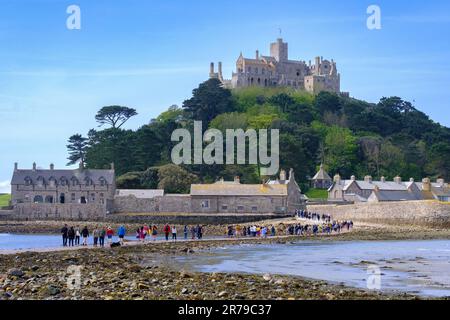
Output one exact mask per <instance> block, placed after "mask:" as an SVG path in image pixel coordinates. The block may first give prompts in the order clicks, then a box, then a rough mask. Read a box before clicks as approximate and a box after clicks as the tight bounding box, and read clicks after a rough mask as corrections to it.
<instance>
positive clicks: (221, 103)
mask: <svg viewBox="0 0 450 320" xmlns="http://www.w3.org/2000/svg"><path fill="white" fill-rule="evenodd" d="M183 109H184V110H185V111H186V113H187V115H188V117H189V118H190V119H191V120H197V121H202V122H203V128H204V130H206V128H207V124H208V123H209V122H210V121H211V120H212V119H214V118H215V117H217V116H218V115H219V114H222V113H226V112H233V111H235V106H234V101H233V99H232V96H231V91H230V90H228V89H224V88H223V86H222V83H221V82H220V80H218V79H209V80H208V81H205V82H203V83H202V84H200V86H199V87H198V88H197V89H194V90H193V92H192V98H190V99H189V100H186V101H184V102H183Z"/></svg>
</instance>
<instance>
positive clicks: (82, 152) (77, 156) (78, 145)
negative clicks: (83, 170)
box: [67, 134, 88, 166]
mask: <svg viewBox="0 0 450 320" xmlns="http://www.w3.org/2000/svg"><path fill="white" fill-rule="evenodd" d="M87 141H88V139H87V138H85V137H83V136H82V135H81V134H74V135H73V136H71V137H70V138H69V141H68V143H69V144H68V145H67V149H68V151H69V157H68V158H67V159H68V160H69V163H67V165H68V166H71V165H73V164H75V163H77V162H81V164H83V165H84V162H85V158H86V150H87Z"/></svg>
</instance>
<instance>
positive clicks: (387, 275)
mask: <svg viewBox="0 0 450 320" xmlns="http://www.w3.org/2000/svg"><path fill="white" fill-rule="evenodd" d="M176 259H177V261H178V263H179V264H181V265H182V266H183V268H186V269H191V270H196V271H202V272H243V273H257V274H264V273H270V274H281V275H294V276H302V277H306V278H311V279H317V280H325V281H329V282H334V283H342V284H345V285H347V286H352V287H358V288H364V289H372V290H378V289H379V290H381V291H401V292H409V293H415V294H418V295H422V296H436V297H443V296H450V240H427V241H370V242H369V241H348V242H345V241H342V242H321V241H302V242H298V243H291V244H271V245H241V246H226V247H223V248H218V249H213V250H211V251H202V252H199V253H198V254H196V255H194V256H187V257H178V258H176ZM378 280H379V281H378ZM378 283H379V286H378Z"/></svg>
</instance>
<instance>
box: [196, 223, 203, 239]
mask: <svg viewBox="0 0 450 320" xmlns="http://www.w3.org/2000/svg"><path fill="white" fill-rule="evenodd" d="M197 238H198V239H199V240H201V239H202V238H203V227H202V226H201V225H197Z"/></svg>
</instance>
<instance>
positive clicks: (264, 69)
mask: <svg viewBox="0 0 450 320" xmlns="http://www.w3.org/2000/svg"><path fill="white" fill-rule="evenodd" d="M288 53H289V51H288V43H286V42H283V39H277V41H276V42H274V43H272V44H271V45H270V55H269V56H265V55H260V53H259V51H258V50H257V51H256V53H255V56H254V58H246V57H244V56H243V55H242V53H241V54H240V56H239V57H238V59H237V61H236V71H235V72H233V74H232V78H231V79H225V78H224V76H223V72H222V63H221V62H219V65H218V70H217V72H216V70H215V66H214V63H211V65H210V72H209V77H210V78H217V79H219V80H220V81H221V82H222V83H223V85H224V86H225V87H227V88H230V89H231V88H245V87H252V86H258V87H290V88H294V89H299V90H306V91H308V92H311V93H314V94H316V93H319V92H321V91H328V92H334V93H341V87H340V85H341V75H340V74H339V73H338V70H337V65H336V62H335V61H334V60H331V61H330V60H326V59H323V57H316V58H315V60H314V64H313V63H312V62H311V60H310V61H309V62H308V63H307V62H306V61H303V60H290V59H289V54H288Z"/></svg>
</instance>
